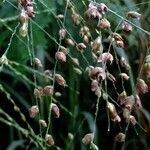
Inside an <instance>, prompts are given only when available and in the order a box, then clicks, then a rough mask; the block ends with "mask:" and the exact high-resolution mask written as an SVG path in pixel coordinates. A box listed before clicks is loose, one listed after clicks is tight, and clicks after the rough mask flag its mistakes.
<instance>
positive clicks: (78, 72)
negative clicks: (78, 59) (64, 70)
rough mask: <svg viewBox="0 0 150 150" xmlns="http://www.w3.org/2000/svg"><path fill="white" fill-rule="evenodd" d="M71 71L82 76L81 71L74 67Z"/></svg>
mask: <svg viewBox="0 0 150 150" xmlns="http://www.w3.org/2000/svg"><path fill="white" fill-rule="evenodd" d="M73 70H74V71H75V73H77V74H78V75H81V74H82V71H81V70H80V69H79V68H76V67H74V68H73Z"/></svg>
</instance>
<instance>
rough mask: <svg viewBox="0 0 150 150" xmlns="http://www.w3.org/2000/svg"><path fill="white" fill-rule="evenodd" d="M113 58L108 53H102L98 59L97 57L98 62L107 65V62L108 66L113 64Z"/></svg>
mask: <svg viewBox="0 0 150 150" xmlns="http://www.w3.org/2000/svg"><path fill="white" fill-rule="evenodd" d="M113 60H114V58H113V56H112V55H111V54H110V53H109V52H106V53H102V54H101V55H100V56H99V57H98V62H103V63H107V62H109V63H110V64H111V63H112V62H113Z"/></svg>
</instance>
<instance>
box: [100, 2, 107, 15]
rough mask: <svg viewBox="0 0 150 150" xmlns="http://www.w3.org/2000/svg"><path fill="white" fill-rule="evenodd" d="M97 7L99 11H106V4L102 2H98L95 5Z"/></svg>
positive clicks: (103, 12)
mask: <svg viewBox="0 0 150 150" xmlns="http://www.w3.org/2000/svg"><path fill="white" fill-rule="evenodd" d="M97 9H98V11H99V12H100V13H102V14H105V13H106V12H107V11H108V8H107V6H106V5H105V4H104V3H100V4H98V5H97Z"/></svg>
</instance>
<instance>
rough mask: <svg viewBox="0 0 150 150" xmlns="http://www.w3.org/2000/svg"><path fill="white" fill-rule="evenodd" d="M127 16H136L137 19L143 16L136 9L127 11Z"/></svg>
mask: <svg viewBox="0 0 150 150" xmlns="http://www.w3.org/2000/svg"><path fill="white" fill-rule="evenodd" d="M127 17H129V18H133V19H134V18H135V19H138V20H139V19H140V18H141V14H139V13H138V12H136V11H129V12H128V13H127Z"/></svg>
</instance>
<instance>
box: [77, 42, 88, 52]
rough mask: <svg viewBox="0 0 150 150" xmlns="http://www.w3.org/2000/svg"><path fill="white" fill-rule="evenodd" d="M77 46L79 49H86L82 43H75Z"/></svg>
mask: <svg viewBox="0 0 150 150" xmlns="http://www.w3.org/2000/svg"><path fill="white" fill-rule="evenodd" d="M77 47H78V49H80V50H83V49H86V45H85V44H84V43H79V44H78V45H77Z"/></svg>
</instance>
